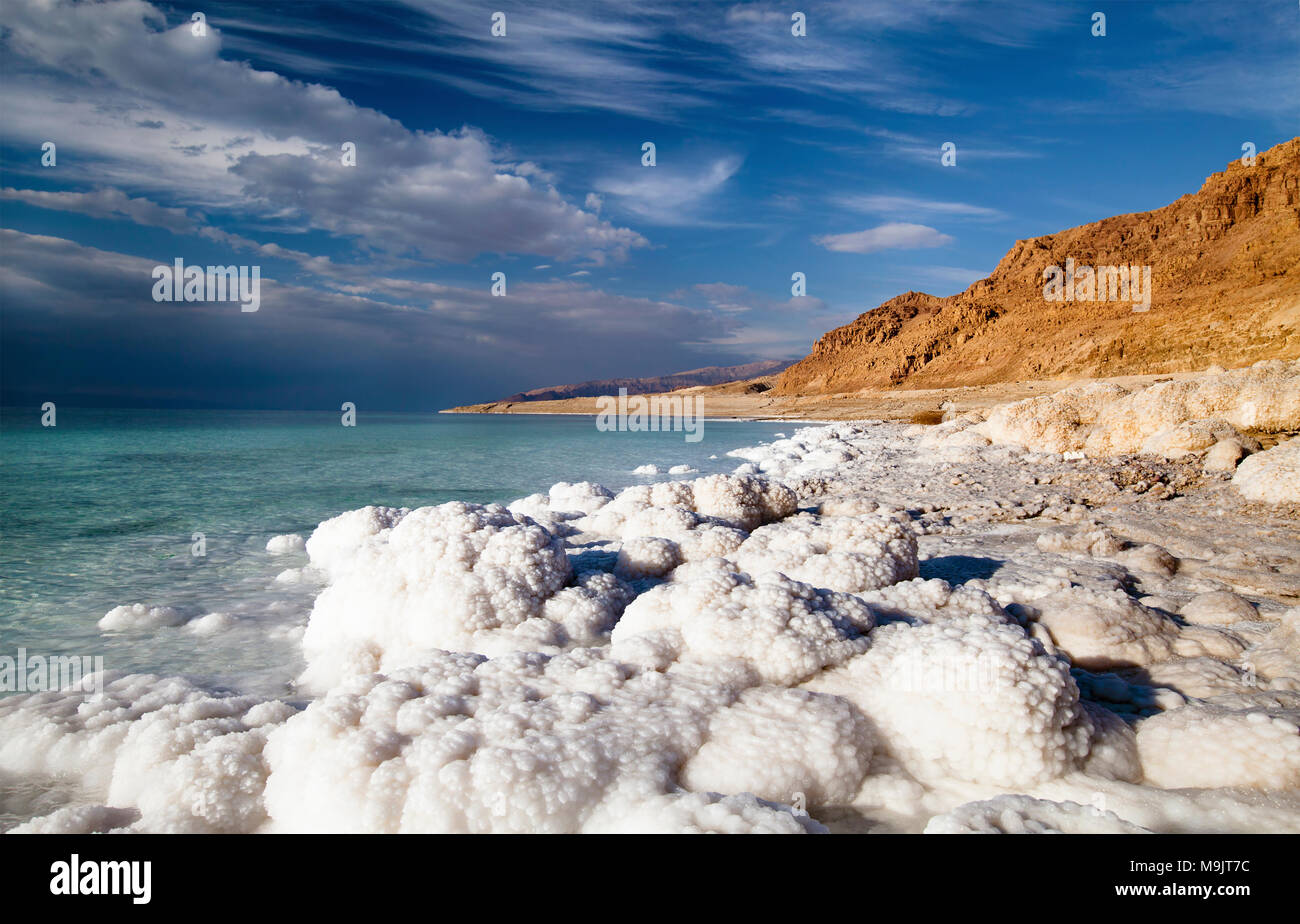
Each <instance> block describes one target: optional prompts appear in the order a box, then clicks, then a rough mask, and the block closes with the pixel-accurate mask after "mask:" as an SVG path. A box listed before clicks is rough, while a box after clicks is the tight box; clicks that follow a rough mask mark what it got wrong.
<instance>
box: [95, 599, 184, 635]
mask: <svg viewBox="0 0 1300 924" xmlns="http://www.w3.org/2000/svg"><path fill="white" fill-rule="evenodd" d="M184 622H185V617H184V616H182V615H181V614H180V613H178V612H177V611H176V610H174V609H172V608H171V607H170V606H146V605H145V604H143V603H133V604H130V605H129V606H115V607H113V608H112V609H111V610H109V611H108V612H107V613H105V614H104V616H103V618H102V619H100V620H99V622H98V623H97V625H98V626H99V628H100V629H101V630H102V631H104V632H124V631H128V630H132V629H156V628H159V627H162V626H179V625H181V624H182V623H184Z"/></svg>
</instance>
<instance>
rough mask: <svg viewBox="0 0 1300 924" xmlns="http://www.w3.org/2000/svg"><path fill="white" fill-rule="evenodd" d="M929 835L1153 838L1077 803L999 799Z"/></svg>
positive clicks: (940, 820) (971, 808)
mask: <svg viewBox="0 0 1300 924" xmlns="http://www.w3.org/2000/svg"><path fill="white" fill-rule="evenodd" d="M925 833H926V834H1150V833H1151V832H1150V831H1148V830H1147V829H1146V828H1143V827H1141V826H1139V825H1135V824H1130V823H1129V822H1127V821H1125V820H1124V819H1122V818H1120V817H1119V816H1118V815H1116V814H1115V813H1114V812H1107V811H1102V810H1101V809H1098V808H1095V807H1094V806H1091V805H1080V804H1079V803H1077V802H1048V801H1047V800H1045V799H1031V798H1029V797H1028V796H998V797H997V798H995V799H989V800H988V801H987V802H971V803H968V804H966V805H962V806H959V807H957V808H955V809H953V810H952V811H951V812H948V813H947V814H945V815H936V816H935V817H934V818H931V819H930V822H929V824H927V825H926V826H925Z"/></svg>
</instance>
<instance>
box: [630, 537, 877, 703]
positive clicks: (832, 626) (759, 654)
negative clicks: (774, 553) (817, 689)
mask: <svg viewBox="0 0 1300 924" xmlns="http://www.w3.org/2000/svg"><path fill="white" fill-rule="evenodd" d="M872 622H873V620H872V616H871V612H870V611H869V610H868V609H867V607H866V605H865V604H864V603H863V602H862V601H861V600H859V599H858V598H857V597H854V596H851V595H849V594H842V593H837V592H835V591H829V590H818V589H817V588H815V587H812V586H811V585H808V584H803V583H800V582H798V581H793V580H791V579H790V578H788V577H786V576H785V575H783V574H778V573H775V572H768V573H766V574H759V575H758V576H756V577H751V576H750V575H748V574H744V573H739V572H736V571H735V570H733V568H732V567H731V566H730V565H729V564H728V563H727V562H726V561H725V560H724V559H710V560H708V561H705V562H700V563H698V564H697V565H694V566H692V565H683V566H682V567H681V568H679V569H678V571H677V574H676V575H675V576H674V580H673V581H672V583H669V584H662V585H660V586H658V587H655V588H653V589H652V590H650V591H648V592H646V593H644V594H642V595H641V596H639V597H637V598H636V600H634V601H633V602H632V603H631V605H629V606H628V608H627V609H626V610H625V611H624V613H623V618H622V619H620V620H619V622H618V625H617V626H615V628H614V632H613V634H612V636H611V640H612V641H613V643H614V650H615V651H616V652H617V653H618V654H619V656H620V657H625V658H628V659H630V660H636V661H642V660H644V661H645V662H646V663H649V664H653V665H654V666H656V667H659V668H660V669H662V668H665V667H667V666H668V665H670V664H672V663H674V662H678V661H689V662H697V663H699V662H703V663H715V662H727V661H733V660H735V661H740V662H742V663H744V664H746V665H748V666H749V667H750V668H751V669H752V670H753V671H754V672H755V674H756V675H758V676H760V677H762V678H763V679H764V680H765V681H767V682H769V683H777V684H782V685H786V686H789V685H792V684H795V683H798V682H799V681H800V680H803V679H804V678H807V677H809V676H811V675H812V674H813V673H815V672H816V671H818V670H820V669H821V668H823V667H825V666H826V665H828V664H838V663H840V662H841V661H843V660H845V659H846V658H849V657H851V656H852V655H854V654H856V653H858V652H861V651H865V650H866V648H867V646H868V644H869V643H868V641H867V638H866V633H867V632H868V631H869V630H870V629H871V626H872Z"/></svg>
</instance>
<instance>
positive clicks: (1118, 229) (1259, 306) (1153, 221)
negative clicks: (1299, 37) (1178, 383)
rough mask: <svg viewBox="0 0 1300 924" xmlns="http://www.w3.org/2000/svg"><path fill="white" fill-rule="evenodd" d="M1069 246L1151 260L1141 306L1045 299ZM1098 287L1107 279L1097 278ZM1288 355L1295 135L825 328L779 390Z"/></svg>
mask: <svg viewBox="0 0 1300 924" xmlns="http://www.w3.org/2000/svg"><path fill="white" fill-rule="evenodd" d="M1071 258H1072V259H1073V261H1074V263H1075V264H1076V265H1077V266H1080V267H1082V266H1088V267H1104V266H1149V267H1150V268H1151V298H1150V309H1149V310H1147V311H1134V310H1133V308H1134V305H1133V302H1132V301H1131V300H1130V301H1121V300H1109V301H1108V300H1091V301H1090V300H1072V301H1052V300H1048V299H1047V298H1045V297H1044V286H1045V285H1046V284H1047V282H1046V280H1045V277H1044V270H1045V269H1047V268H1048V267H1051V266H1058V267H1062V268H1064V267H1065V266H1066V261H1067V259H1071ZM1080 284H1081V283H1080V281H1079V276H1078V274H1076V280H1075V285H1076V286H1079V285H1080ZM1083 285H1085V286H1086V283H1084V284H1083ZM1081 294H1083V295H1087V294H1088V293H1087V289H1086V287H1085V288H1084V289H1082V290H1081ZM1097 294H1098V295H1100V296H1101V297H1103V298H1104V297H1105V296H1106V295H1108V294H1110V293H1109V292H1108V291H1107V288H1106V287H1105V286H1098V293H1097ZM1296 356H1300V138H1293V139H1291V140H1290V141H1287V142H1285V143H1284V144H1280V145H1278V146H1276V147H1274V148H1271V149H1270V150H1268V151H1265V152H1263V153H1261V154H1259V155H1258V157H1257V158H1256V163H1255V165H1254V166H1253V167H1247V166H1245V165H1243V164H1242V163H1241V162H1240V161H1233V162H1232V163H1231V164H1229V165H1228V168H1227V169H1226V170H1225V171H1223V172H1222V173H1216V174H1214V175H1212V176H1210V177H1209V178H1208V179H1206V181H1205V185H1204V186H1202V187H1201V190H1200V191H1199V192H1197V193H1193V194H1189V195H1186V196H1183V197H1182V198H1181V199H1179V200H1178V201H1176V202H1173V203H1171V204H1169V205H1167V206H1165V207H1164V208H1161V209H1156V210H1155V211H1153V212H1139V213H1135V214H1132V215H1118V216H1116V217H1114V218H1106V219H1103V220H1102V221H1098V222H1093V223H1092V224H1088V225H1081V226H1079V227H1077V228H1071V229H1069V230H1067V231H1061V232H1059V233H1057V234H1052V235H1048V236H1046V237H1039V238H1032V239H1030V240H1026V241H1017V242H1016V244H1015V246H1014V247H1012V248H1011V250H1010V251H1009V252H1008V253H1007V255H1006V256H1004V257H1003V258H1002V260H1001V262H999V263H998V265H997V268H996V269H994V271H993V273H992V274H991V275H990V276H989V277H988V278H987V279H981V280H980V281H978V282H976V283H974V284H972V285H971V287H970V288H969V289H967V290H966V291H965V292H962V293H960V294H958V295H952V296H949V297H947V298H936V297H934V296H932V295H926V294H924V293H921V292H908V293H906V294H904V295H899V296H897V297H896V298H892V299H890V300H889V301H887V302H885V303H884V304H883V305H881V306H880V307H879V308H876V309H875V310H874V311H868V312H866V313H864V314H862V315H859V316H858V318H857V319H856V320H854V321H853V322H851V323H849V324H846V325H845V326H843V327H839V328H836V329H835V330H833V331H830V332H829V333H827V334H825V335H823V336H822V338H821V339H820V340H818V341H817V343H816V345H815V346H814V347H813V350H812V353H811V354H810V355H808V356H807V357H806V358H804V359H803V360H801V361H800V362H798V363H796V364H795V365H793V366H791V367H790V368H789V369H787V370H786V371H785V372H783V373H782V374H781V376H780V378H778V379H777V383H776V388H775V389H774V393H776V394H785V395H790V394H818V393H831V392H846V391H854V390H857V389H859V388H881V387H886V386H891V385H901V386H903V387H906V388H938V387H949V386H955V385H984V384H991V383H994V382H1007V381H1015V380H1019V379H1031V378H1039V379H1041V378H1051V377H1054V376H1088V377H1102V376H1112V375H1128V374H1139V373H1162V372H1175V371H1188V370H1194V369H1203V368H1205V367H1206V366H1208V365H1210V364H1212V363H1218V364H1220V365H1222V366H1225V367H1234V366H1243V365H1247V364H1249V363H1251V362H1254V361H1256V360H1260V359H1289V358H1294V357H1296Z"/></svg>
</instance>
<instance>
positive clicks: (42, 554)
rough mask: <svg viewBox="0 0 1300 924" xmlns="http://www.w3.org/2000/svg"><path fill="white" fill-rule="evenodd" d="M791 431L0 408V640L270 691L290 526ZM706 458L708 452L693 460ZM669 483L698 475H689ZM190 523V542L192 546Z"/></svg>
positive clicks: (285, 608)
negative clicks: (198, 548)
mask: <svg viewBox="0 0 1300 924" xmlns="http://www.w3.org/2000/svg"><path fill="white" fill-rule="evenodd" d="M788 431H789V425H788V424H785V423H782V422H778V421H774V422H768V423H755V422H731V421H708V422H706V423H705V424H704V427H703V439H702V440H700V441H699V442H696V443H688V442H686V441H685V440H684V438H683V434H682V433H672V432H668V433H609V432H601V431H598V430H597V429H596V427H595V422H594V419H593V418H591V417H576V416H574V417H570V416H502V415H439V414H381V413H365V412H364V410H363V411H362V412H361V413H360V414H359V415H358V423H357V426H355V427H344V426H342V425H341V423H340V417H339V415H338V414H337V413H316V412H292V411H175V410H82V409H76V408H63V407H60V408H59V410H58V425H57V427H52V428H47V427H42V426H41V425H40V415H39V412H38V411H36V410H35V409H5V410H4V411H3V412H0V654H4V653H7V654H13V652H14V650H15V649H17V648H19V647H26V648H27V649H28V650H29V652H33V653H36V652H39V653H41V654H47V655H48V654H60V655H62V654H77V655H90V656H95V655H100V656H103V657H104V664H105V667H107V668H109V669H119V670H128V671H148V672H155V673H160V674H184V675H189V676H193V677H196V678H198V679H201V680H204V681H207V682H215V683H219V684H223V685H227V686H231V687H235V688H238V689H241V690H245V691H247V692H271V693H275V692H280V691H281V690H282V688H283V686H284V684H285V682H286V681H287V680H288V678H289V677H291V676H292V675H293V674H294V673H296V671H297V668H298V666H299V662H298V653H297V642H296V640H295V638H294V637H293V635H292V632H291V631H290V630H291V628H292V627H293V626H295V625H301V623H302V621H303V619H304V618H305V614H306V612H307V611H309V610H310V608H311V601H312V599H313V598H314V596H315V594H316V593H317V592H318V591H319V586H318V585H315V584H310V583H307V584H303V583H297V584H292V583H283V582H277V581H276V580H275V578H276V575H277V574H279V573H280V572H281V571H283V570H285V569H287V568H293V567H300V566H301V565H303V564H305V562H306V558H305V556H303V555H300V554H299V555H292V556H272V555H270V554H268V553H267V552H266V549H265V546H266V541H267V540H268V539H269V538H271V537H272V536H274V535H278V534H281V533H294V532H296V533H300V534H301V535H302V536H303V537H304V538H306V537H307V536H308V535H310V533H311V530H312V529H313V528H314V527H315V526H316V524H318V523H319V522H320V521H321V520H324V519H326V518H328V517H331V516H333V515H335V514H337V513H340V512H342V511H344V510H350V509H353V508H356V507H362V506H365V505H366V504H388V505H392V506H405V507H418V506H422V505H427V504H438V503H443V502H445V501H448V500H465V501H473V502H476V503H489V502H493V501H496V502H501V503H508V502H509V501H512V500H514V499H516V498H518V497H522V496H524V495H526V494H531V493H533V492H535V491H544V490H546V489H547V488H548V487H550V485H552V484H554V483H555V482H557V481H598V482H600V483H602V484H604V485H606V486H607V487H610V488H614V489H617V488H621V487H625V486H627V485H629V484H634V483H639V482H646V481H654V480H662V479H664V478H666V477H667V476H657V477H645V476H637V475H633V474H632V469H633V468H635V467H636V466H638V465H642V464H646V463H653V464H656V465H658V466H660V467H661V468H666V467H667V466H670V465H676V464H687V465H690V466H692V467H694V468H697V469H699V470H700V472H701V473H706V474H707V473H710V472H723V471H730V470H732V469H734V468H735V466H736V465H737V464H738V461H739V460H736V459H728V458H726V452H727V451H728V450H731V449H734V448H736V447H738V446H748V445H754V444H756V443H760V442H766V441H769V440H771V439H772V438H773V436H774V435H775V434H776V433H778V432H788ZM710 455H716V456H718V457H719V458H717V459H714V460H710V459H709V456H710ZM685 477H698V476H695V475H691V476H685ZM194 533H203V534H204V537H205V544H206V554H205V555H203V556H201V557H200V556H195V555H193V554H191V544H192V542H193V539H192V536H193V534H194ZM133 603H144V604H147V605H149V606H170V607H173V608H175V609H176V610H178V611H179V612H180V613H181V614H182V615H183V616H185V617H187V618H192V617H196V616H199V615H202V614H205V613H211V612H222V613H229V614H231V615H233V616H235V617H237V622H236V623H235V626H234V628H232V629H230V630H228V631H225V632H221V633H218V634H216V635H213V636H197V635H195V634H194V633H192V632H190V631H188V630H186V629H184V628H154V629H148V630H139V631H132V632H121V633H102V632H100V631H99V629H98V628H97V627H96V625H95V623H96V622H97V621H98V620H99V619H100V617H102V616H103V615H104V614H105V613H107V612H108V611H109V610H110V609H112V608H113V607H114V606H117V605H119V604H133Z"/></svg>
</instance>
